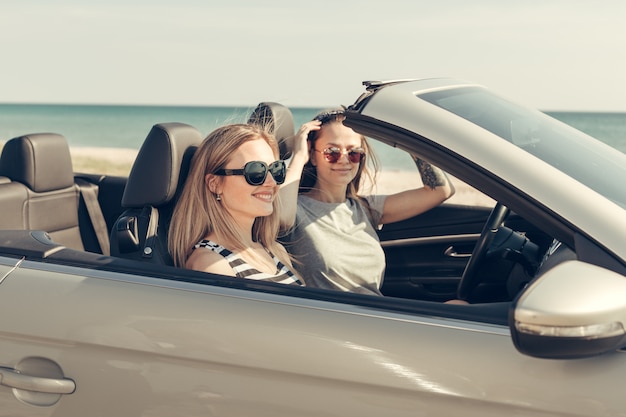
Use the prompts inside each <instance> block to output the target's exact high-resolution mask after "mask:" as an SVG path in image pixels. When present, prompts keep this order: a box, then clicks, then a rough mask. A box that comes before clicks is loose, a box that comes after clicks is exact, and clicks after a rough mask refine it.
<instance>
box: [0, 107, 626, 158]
mask: <svg viewBox="0 0 626 417" xmlns="http://www.w3.org/2000/svg"><path fill="white" fill-rule="evenodd" d="M255 106H256V105H254V106H250V107H243V106H241V107H218V106H137V105H85V104H80V105H78V104H75V105H74V104H6V103H5V104H2V103H0V143H1V142H5V141H7V140H9V139H11V138H13V137H17V136H21V135H24V134H28V133H40V132H54V133H59V134H62V135H63V136H65V138H66V139H67V140H68V142H69V144H70V146H72V147H111V148H130V149H135V150H136V149H139V148H140V147H141V144H142V143H143V141H144V139H145V137H146V135H147V134H148V132H149V131H150V129H151V127H152V126H153V125H154V124H157V123H163V122H182V123H187V124H190V125H192V126H194V127H196V128H197V129H198V130H199V131H200V132H201V133H202V134H203V135H207V134H208V133H210V132H211V131H212V130H214V129H215V128H217V127H219V126H221V125H223V124H226V123H244V122H245V121H246V120H247V119H248V117H249V115H250V114H251V112H252V110H253V109H254V107H255ZM320 110H323V109H319V108H298V107H294V108H291V111H292V114H293V117H294V124H295V126H296V128H297V127H298V126H300V125H301V124H303V123H304V122H306V121H308V120H311V119H312V118H313V117H314V116H315V115H316V114H317V113H318V112H319V111H320ZM545 113H547V114H549V115H550V116H552V117H554V118H556V119H559V120H561V121H563V122H564V123H567V124H569V125H571V126H573V127H574V128H576V129H578V130H581V131H583V132H585V133H587V134H589V135H590V136H593V137H595V138H597V139H599V140H601V141H603V142H605V143H607V144H608V145H610V146H612V147H614V148H616V149H618V150H620V151H621V152H624V153H626V113H596V112H567V111H546V112H545ZM379 156H381V160H382V162H383V165H384V160H385V155H379Z"/></svg>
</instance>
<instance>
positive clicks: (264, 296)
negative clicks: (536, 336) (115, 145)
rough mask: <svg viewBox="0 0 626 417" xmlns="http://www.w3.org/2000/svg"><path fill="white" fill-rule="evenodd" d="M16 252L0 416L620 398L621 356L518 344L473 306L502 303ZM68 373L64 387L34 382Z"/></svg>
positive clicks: (607, 402) (500, 405) (439, 406)
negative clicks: (128, 268) (559, 357)
mask: <svg viewBox="0 0 626 417" xmlns="http://www.w3.org/2000/svg"><path fill="white" fill-rule="evenodd" d="M14 263H15V260H14V259H12V260H8V259H7V258H0V265H2V272H3V273H4V274H5V275H6V277H5V278H4V279H3V281H2V283H1V284H0V367H1V368H0V372H2V375H3V378H2V380H1V382H0V384H2V385H0V415H7V416H9V415H10V416H64V417H73V416H81V417H82V416H85V415H89V416H92V417H97V416H112V415H132V416H190V415H216V416H217V415H219V416H246V415H250V416H252V415H254V416H294V415H298V416H377V417H378V416H381V415H385V416H414V415H441V416H448V415H457V414H459V413H460V412H462V413H463V414H464V415H468V416H472V415H474V416H502V415H513V414H516V415H530V416H532V415H537V416H539V415H541V416H545V415H566V414H567V413H571V414H580V415H615V414H616V413H617V411H618V408H617V407H619V406H622V408H621V410H622V411H623V410H624V407H623V406H624V404H623V402H622V401H621V400H620V398H621V391H620V388H619V386H620V385H619V384H618V383H611V382H615V381H619V380H620V378H621V375H623V373H624V371H626V357H624V356H623V355H621V354H619V353H614V354H607V355H603V356H601V357H597V358H592V359H585V360H572V361H556V360H554V361H553V360H542V359H535V358H530V357H526V356H524V355H522V354H520V353H519V352H517V351H516V349H515V348H514V346H513V344H512V342H511V339H510V334H509V330H508V327H507V326H506V325H505V324H498V323H491V324H490V323H488V322H487V321H489V320H483V321H482V322H481V321H480V320H476V319H475V318H476V317H480V316H481V314H477V313H476V311H477V310H472V309H483V310H482V312H483V316H485V317H489V315H490V314H492V317H493V318H494V319H495V318H497V320H495V321H498V320H501V318H502V317H504V319H505V320H506V315H507V313H506V305H504V306H502V305H491V306H449V305H443V304H437V303H428V302H416V301H410V300H401V299H394V298H392V297H374V296H364V295H357V294H344V293H337V292H333V291H325V290H314V289H309V288H303V289H300V288H297V289H296V288H294V289H291V288H287V287H280V286H278V285H270V284H263V283H254V282H252V283H250V284H249V285H248V283H246V282H245V281H239V280H236V281H230V280H232V278H231V279H225V280H223V281H224V282H223V283H222V284H221V285H217V284H219V283H220V282H222V281H220V279H217V278H214V279H213V280H211V279H209V278H211V276H207V284H201V283H199V282H201V279H200V278H202V277H204V276H205V274H200V275H198V277H197V278H198V279H197V281H198V282H196V283H192V282H185V279H186V277H187V278H188V275H187V276H181V277H176V276H174V275H173V276H172V278H173V279H172V280H168V279H162V278H153V277H142V276H138V275H132V274H122V273H115V272H110V271H103V270H96V269H86V268H78V267H73V266H63V265H55V264H53V263H41V262H31V261H23V262H21V264H20V265H19V267H18V268H15V269H13V270H11V268H12V264H14ZM7 271H11V272H9V273H8V274H7ZM229 282H230V283H232V284H231V285H229V284H228V283H229ZM485 309H486V310H485ZM464 317H466V318H464ZM472 317H474V319H471V318H472ZM16 376H18V377H19V378H17V377H16ZM16 381H17V382H16ZM64 384H65V385H64ZM71 384H74V389H73V390H68V391H67V392H65V393H62V394H59V393H50V392H48V393H45V392H38V391H46V390H48V391H50V390H51V389H52V390H56V391H58V390H60V388H59V386H63V387H67V386H69V387H70V388H71V387H72V385H71Z"/></svg>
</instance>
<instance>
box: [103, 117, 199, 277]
mask: <svg viewBox="0 0 626 417" xmlns="http://www.w3.org/2000/svg"><path fill="white" fill-rule="evenodd" d="M202 139H203V138H202V135H201V134H200V132H199V131H198V130H197V129H196V128H194V127H192V126H190V125H187V124H184V123H160V124H156V125H154V126H153V127H152V129H151V130H150V132H149V133H148V136H147V137H146V139H145V141H144V143H143V145H142V146H141V148H140V150H139V153H138V154H137V159H136V160H135V162H134V164H133V166H132V168H131V171H130V174H129V176H128V182H127V183H126V188H125V189H124V194H123V196H122V206H123V207H125V208H126V210H125V211H124V212H123V213H122V214H121V215H120V217H119V218H118V219H117V221H116V222H115V224H114V225H113V229H112V230H111V237H110V241H111V255H112V256H117V257H122V258H128V259H135V260H142V261H147V262H152V263H156V264H162V265H173V264H174V263H173V260H172V258H171V256H170V254H169V252H168V249H167V234H168V228H169V224H170V220H171V217H172V212H173V210H174V206H175V204H176V200H177V198H178V195H179V194H180V191H182V187H183V184H184V183H185V179H186V178H187V174H188V171H189V166H190V163H191V158H192V157H193V154H194V153H195V151H196V149H197V148H198V145H200V142H202Z"/></svg>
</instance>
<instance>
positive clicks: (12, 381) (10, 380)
mask: <svg viewBox="0 0 626 417" xmlns="http://www.w3.org/2000/svg"><path fill="white" fill-rule="evenodd" d="M0 385H4V386H5V387H10V388H15V389H20V390H24V391H34V392H43V393H46V394H71V393H73V392H74V391H76V383H75V382H74V381H72V380H71V379H67V378H61V379H57V378H43V377H38V376H29V375H24V374H21V373H19V372H17V371H15V370H13V369H10V368H2V367H0Z"/></svg>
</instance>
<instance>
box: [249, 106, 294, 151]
mask: <svg viewBox="0 0 626 417" xmlns="http://www.w3.org/2000/svg"><path fill="white" fill-rule="evenodd" d="M248 123H252V124H257V125H261V126H265V127H267V129H268V130H269V131H270V133H272V134H273V135H274V136H275V137H276V140H277V141H278V147H279V148H280V157H281V159H288V158H289V157H290V156H291V152H292V150H293V135H294V128H293V114H291V110H289V109H288V108H287V107H285V106H283V105H282V104H279V103H272V102H263V103H259V105H258V106H256V108H255V109H254V111H253V112H252V114H251V115H250V118H249V119H248Z"/></svg>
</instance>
